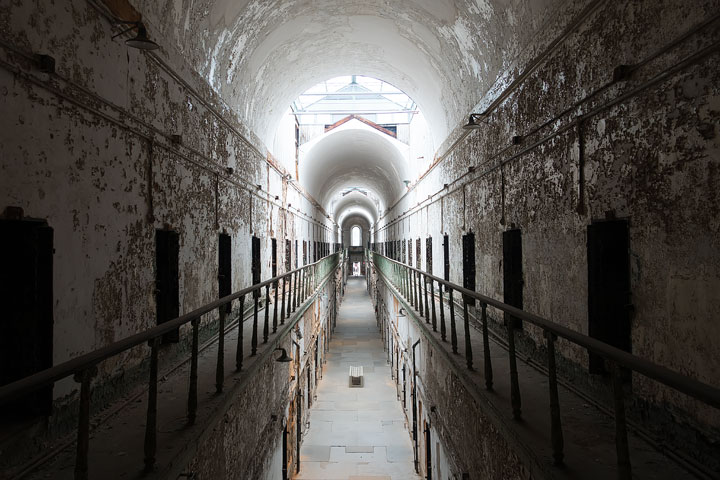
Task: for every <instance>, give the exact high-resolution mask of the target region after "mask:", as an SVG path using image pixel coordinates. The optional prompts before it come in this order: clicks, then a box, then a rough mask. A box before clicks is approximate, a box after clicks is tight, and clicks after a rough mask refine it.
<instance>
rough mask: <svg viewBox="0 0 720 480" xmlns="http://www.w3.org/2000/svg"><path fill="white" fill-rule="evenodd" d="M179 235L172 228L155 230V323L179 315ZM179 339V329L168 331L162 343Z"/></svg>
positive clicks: (166, 320)
mask: <svg viewBox="0 0 720 480" xmlns="http://www.w3.org/2000/svg"><path fill="white" fill-rule="evenodd" d="M179 257H180V235H179V234H178V233H177V232H175V231H173V230H156V231H155V301H156V305H157V310H156V317H157V318H156V319H157V324H158V325H160V324H161V323H165V322H168V321H170V320H172V319H174V318H177V317H179V316H180V266H179V261H180V260H179ZM178 341H180V329H177V328H176V329H175V330H173V331H172V332H168V333H166V334H165V335H163V337H162V343H177V342H178Z"/></svg>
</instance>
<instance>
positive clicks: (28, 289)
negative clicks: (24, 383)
mask: <svg viewBox="0 0 720 480" xmlns="http://www.w3.org/2000/svg"><path fill="white" fill-rule="evenodd" d="M0 248H1V250H0V251H1V252H2V253H3V256H2V264H1V268H0V299H1V301H2V305H3V308H4V310H5V311H4V314H3V315H2V321H0V385H7V384H8V383H11V382H14V381H16V380H20V379H21V378H24V377H27V376H29V375H32V374H33V373H37V372H39V371H41V370H44V369H46V368H50V367H52V353H53V350H52V349H53V291H52V289H53V229H52V228H50V227H48V225H47V223H46V222H44V221H41V220H38V221H33V220H0ZM51 407H52V386H48V387H45V388H43V389H41V390H38V391H36V392H34V393H32V394H30V395H28V396H26V397H25V398H22V399H20V400H16V401H14V402H11V403H9V404H5V405H3V408H2V413H0V422H2V424H4V425H7V424H8V423H9V422H13V423H14V422H22V421H28V420H32V419H33V418H37V417H42V416H47V415H49V414H50V411H51Z"/></svg>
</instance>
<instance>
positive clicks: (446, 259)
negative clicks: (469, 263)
mask: <svg viewBox="0 0 720 480" xmlns="http://www.w3.org/2000/svg"><path fill="white" fill-rule="evenodd" d="M443 278H444V279H445V281H446V282H449V281H450V240H449V237H448V235H447V234H445V235H443Z"/></svg>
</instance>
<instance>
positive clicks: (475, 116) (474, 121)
mask: <svg viewBox="0 0 720 480" xmlns="http://www.w3.org/2000/svg"><path fill="white" fill-rule="evenodd" d="M482 117H483V114H482V113H471V114H470V118H468V123H466V124H465V125H463V128H464V129H465V130H473V129H476V128H480V124H479V123H478V120H480V119H481V118H482Z"/></svg>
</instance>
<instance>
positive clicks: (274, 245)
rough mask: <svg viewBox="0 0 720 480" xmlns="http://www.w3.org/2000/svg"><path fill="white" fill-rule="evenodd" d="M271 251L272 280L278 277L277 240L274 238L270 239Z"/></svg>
mask: <svg viewBox="0 0 720 480" xmlns="http://www.w3.org/2000/svg"><path fill="white" fill-rule="evenodd" d="M270 250H271V252H272V254H271V263H270V278H274V277H277V240H276V239H274V238H271V239H270Z"/></svg>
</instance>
